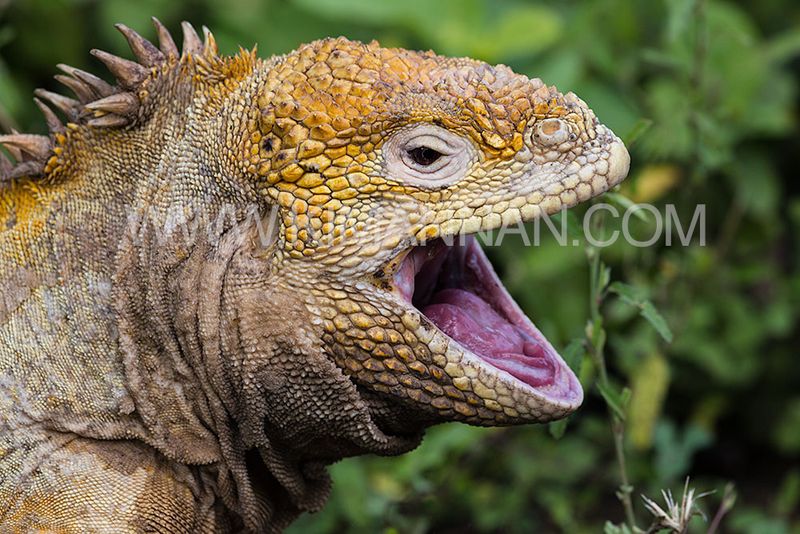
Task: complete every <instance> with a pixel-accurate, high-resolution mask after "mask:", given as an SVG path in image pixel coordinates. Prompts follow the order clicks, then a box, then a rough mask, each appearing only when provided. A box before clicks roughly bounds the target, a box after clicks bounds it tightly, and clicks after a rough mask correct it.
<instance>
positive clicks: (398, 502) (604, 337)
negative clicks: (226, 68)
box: [0, 0, 800, 534]
mask: <svg viewBox="0 0 800 534" xmlns="http://www.w3.org/2000/svg"><path fill="white" fill-rule="evenodd" d="M152 15H156V16H158V17H159V18H160V19H161V20H162V21H163V22H164V23H165V24H166V25H167V26H168V27H169V28H170V29H171V30H172V31H173V34H174V35H179V32H178V26H179V23H180V21H181V20H184V19H185V20H189V21H191V22H192V23H194V24H195V26H196V27H198V28H199V27H200V26H201V25H204V24H205V25H207V26H209V27H210V28H211V29H212V30H213V31H214V34H215V36H216V38H217V41H218V43H219V44H220V48H221V50H222V51H223V52H225V53H234V52H235V51H236V50H237V48H238V45H242V46H244V47H251V46H252V45H253V44H255V43H257V44H258V50H259V53H260V55H261V56H262V57H267V56H269V55H272V54H275V53H284V52H287V51H289V50H291V49H293V48H295V47H296V46H297V45H298V44H300V43H303V42H307V41H310V40H313V39H317V38H320V37H325V36H335V35H345V36H347V37H350V38H353V39H359V40H365V41H369V40H372V39H377V40H379V41H380V42H381V43H382V44H383V45H385V46H401V47H406V48H414V49H429V48H430V49H433V50H435V51H437V52H439V53H442V54H447V55H468V56H472V57H475V58H479V59H483V60H486V61H488V62H491V63H499V62H502V63H506V64H508V65H510V66H511V67H512V68H514V69H515V70H517V71H518V72H521V73H524V74H527V75H529V76H533V77H539V78H542V79H543V80H544V81H545V82H547V83H549V84H555V85H557V86H558V88H559V89H561V90H562V91H567V90H572V91H574V92H576V93H577V94H578V95H579V96H581V97H582V98H583V99H584V100H585V101H586V102H588V103H589V105H590V106H591V107H592V108H593V109H594V110H595V111H596V113H597V115H598V116H599V117H600V119H601V120H602V121H603V122H604V123H606V124H607V125H609V126H610V127H611V128H612V129H613V130H614V131H615V132H617V133H618V134H619V135H620V136H622V137H623V138H624V139H625V140H626V142H627V144H628V145H629V148H630V150H631V154H632V166H631V174H630V178H629V179H628V180H627V181H626V183H625V184H624V185H623V187H622V189H621V190H620V192H619V194H618V195H616V196H612V197H610V198H606V201H611V202H613V203H615V204H616V205H618V206H619V208H620V210H623V209H624V208H625V206H626V205H627V204H628V203H630V202H631V201H633V202H649V203H652V204H654V205H655V206H656V207H657V208H658V210H659V211H660V212H661V213H662V214H664V213H665V210H666V206H668V205H674V206H675V210H676V213H677V214H678V215H679V216H680V219H681V221H682V222H683V223H684V225H685V226H688V223H689V222H690V220H691V217H692V215H693V214H694V213H695V209H696V207H697V206H698V205H700V204H703V205H705V219H704V226H705V241H706V242H705V246H701V244H700V243H699V239H698V237H699V236H698V234H697V233H695V237H694V239H693V240H692V243H691V244H690V245H688V246H680V245H678V246H676V245H675V242H673V245H672V246H667V245H666V244H665V240H664V239H663V236H662V239H660V240H658V241H657V242H656V243H655V244H653V245H652V246H649V247H645V248H637V247H633V246H631V245H628V244H626V243H625V242H624V240H621V239H620V240H619V241H618V242H617V243H616V244H615V245H613V246H610V247H605V248H602V249H600V250H594V249H592V248H591V247H588V246H585V245H581V246H566V247H563V246H558V243H557V242H556V241H555V240H554V239H552V238H549V237H548V236H549V234H548V233H547V232H545V233H543V238H542V242H541V244H540V245H539V246H537V247H525V246H523V243H522V241H521V239H520V238H519V237H514V236H508V237H506V238H505V239H504V241H503V246H502V247H492V248H490V249H489V254H490V255H491V256H492V259H493V261H494V263H495V265H496V266H497V268H498V270H499V271H500V273H501V276H502V277H503V279H504V280H505V281H506V283H507V285H508V287H509V289H510V291H511V292H512V293H513V294H514V296H515V297H516V298H517V299H518V300H519V302H520V303H521V304H522V305H523V307H524V308H525V309H526V311H527V312H529V314H530V315H531V316H532V317H533V318H534V320H535V321H536V322H537V324H538V325H539V327H540V328H541V329H542V330H544V332H545V333H546V334H547V335H548V337H549V338H550V339H551V340H552V341H553V342H554V344H555V345H556V346H557V347H560V348H563V349H564V350H565V352H566V353H567V354H568V357H569V359H570V362H571V364H573V365H574V367H575V368H576V370H578V371H579V373H580V376H581V379H582V381H583V383H584V386H585V388H586V390H587V400H586V403H585V405H584V407H583V408H582V409H581V410H580V411H579V412H578V413H577V414H575V415H574V416H573V417H572V418H571V419H570V420H569V421H568V422H567V423H566V424H565V423H559V424H555V425H550V426H529V427H523V428H508V429H480V428H471V427H467V426H462V425H447V426H443V427H439V428H435V429H432V430H431V431H430V432H429V434H428V436H427V437H426V439H425V442H424V443H423V445H422V446H421V447H420V448H419V449H418V450H416V451H415V452H413V453H411V454H408V455H406V456H403V457H400V458H391V459H384V458H371V457H369V458H358V459H350V460H346V461H343V462H341V463H339V464H337V465H335V466H334V467H333V468H332V473H333V477H334V479H335V483H334V491H333V495H332V498H331V500H330V503H329V505H328V507H327V508H326V509H325V510H324V511H322V512H321V513H318V514H314V515H311V516H306V517H304V518H302V519H301V520H300V521H299V522H298V523H297V524H296V525H295V526H293V527H292V529H291V532H294V533H304V532H311V533H328V532H343V531H344V532H365V533H367V532H369V533H372V532H386V533H393V532H399V533H406V532H409V533H425V532H445V533H447V532H512V533H516V532H520V533H523V532H525V533H529V532H570V533H572V532H578V533H580V532H601V531H603V530H604V529H605V531H606V532H608V533H613V532H624V529H622V527H619V526H615V525H620V524H621V523H623V522H624V521H626V515H625V511H624V508H623V506H622V504H621V503H620V500H619V499H618V497H617V493H618V492H619V491H620V484H621V478H620V476H621V475H620V463H619V457H618V455H617V454H616V452H617V448H615V438H617V446H618V448H619V451H621V452H622V453H623V459H624V461H625V469H626V474H627V477H628V482H629V487H628V488H622V492H623V493H625V492H626V491H628V492H629V493H630V495H631V499H632V506H633V513H634V514H635V521H636V523H637V524H638V525H639V526H640V527H642V528H646V527H647V526H648V525H649V524H650V522H651V520H652V516H651V515H650V514H649V513H648V512H647V511H646V510H645V508H644V506H643V502H642V500H641V498H640V496H641V495H642V494H645V495H648V496H650V497H652V498H656V497H659V492H660V490H662V489H671V490H672V491H673V492H675V494H676V496H679V495H680V493H681V491H682V488H683V484H684V480H685V478H686V477H687V476H690V477H691V482H690V485H691V486H692V487H694V488H695V489H696V490H697V491H698V492H705V491H713V492H714V493H712V494H711V495H708V496H706V497H704V498H702V499H701V500H700V501H699V506H700V508H702V509H703V510H704V511H705V512H706V514H707V515H708V516H709V518H708V521H709V522H711V521H712V518H713V517H714V516H715V515H716V514H718V513H720V506H721V505H722V503H723V501H724V506H723V508H722V513H723V514H724V513H725V512H727V513H726V514H725V517H724V518H723V520H722V527H720V530H718V532H719V531H721V532H735V533H739V532H748V533H750V532H752V533H776V534H777V533H790V532H791V533H800V512H798V510H800V387H798V386H800V350H799V349H798V347H799V346H800V331H799V330H798V328H797V326H798V313H800V306H798V300H800V277H798V270H799V269H798V262H800V195H799V194H798V193H799V192H800V181H798V177H797V169H798V162H797V159H798V158H800V132H799V131H798V81H799V80H798V75H799V74H800V3H797V2H796V1H793V0H746V1H741V2H733V1H724V0H715V1H711V0H708V1H704V0H640V1H630V2H623V1H616V0H592V1H586V2H556V1H546V2H523V1H510V0H441V1H436V0H391V1H387V0H383V1H379V0H283V1H276V0H272V1H261V2H260V1H256V0H229V1H226V2H216V1H212V0H184V1H173V2H159V1H155V0H139V1H137V2H131V1H130V0H108V1H93V0H54V1H45V0H26V1H9V0H0V126H1V127H2V129H3V130H8V129H9V128H12V127H14V128H18V129H20V130H23V131H29V132H44V130H45V128H44V121H43V119H42V118H41V117H40V116H39V115H38V110H36V107H35V106H34V104H33V102H32V100H31V97H32V91H33V89H34V88H36V87H45V88H47V89H50V90H58V91H62V92H63V91H65V90H64V89H62V88H60V87H58V86H57V84H56V83H55V82H54V81H53V79H52V75H53V74H55V73H56V68H55V65H56V63H67V64H70V65H74V66H77V67H80V68H83V69H86V70H90V71H92V72H98V73H102V72H104V70H103V69H102V68H101V66H100V64H99V63H98V62H97V61H94V60H93V59H92V57H91V56H90V55H89V53H88V51H89V49H91V48H102V49H105V50H109V51H111V52H114V53H118V54H121V55H123V56H125V57H130V52H129V51H128V50H127V49H126V45H125V42H124V39H123V38H122V37H121V36H120V35H119V34H118V33H117V32H116V31H115V30H114V28H113V26H112V25H113V23H115V22H124V23H125V24H127V25H128V26H131V27H132V28H134V29H136V30H138V31H139V32H140V33H142V34H143V35H145V36H147V37H150V38H154V31H153V29H152V26H151V23H150V20H149V18H150V16H152ZM586 209H587V207H586V206H582V207H579V208H577V209H576V210H573V211H572V214H571V215H570V216H569V217H568V221H567V222H568V226H569V228H570V233H571V234H574V235H575V236H576V237H577V238H580V239H579V240H580V241H581V242H583V241H584V240H583V238H582V234H581V232H580V231H579V226H580V224H581V221H582V219H581V217H582V216H583V214H584V213H585V211H586ZM631 220H633V221H635V222H633V223H632V227H633V228H632V232H633V234H634V235H635V236H639V237H640V238H641V239H647V237H649V236H651V235H653V232H654V228H655V224H656V223H655V220H654V218H653V217H651V216H648V217H645V218H644V219H643V220H640V219H639V218H633V219H631ZM621 224H622V220H621V218H613V217H606V218H605V220H604V222H603V223H602V224H596V226H595V227H594V229H595V230H596V231H597V232H599V233H598V235H610V233H611V232H613V231H615V230H620V229H621ZM684 229H685V228H684ZM603 232H604V233H603ZM606 266H607V267H608V268H609V270H608V271H606V270H605V269H604V267H606ZM592 268H594V276H595V277H597V276H600V278H603V273H605V272H608V279H609V281H610V282H612V285H611V286H610V288H608V290H605V291H604V290H603V287H605V280H601V281H600V286H599V289H598V287H597V284H595V287H594V288H592V287H591V286H590V279H591V276H592ZM598 272H599V273H600V274H599V275H598ZM592 302H595V303H598V305H597V306H594V308H593V306H592V305H591V303H592ZM590 319H591V322H590V323H589V322H588V321H590ZM587 324H590V325H592V326H590V327H589V328H587ZM603 342H605V343H604V346H603ZM600 347H602V348H603V350H602V351H601V353H602V358H601V357H600V354H599V353H598V350H597V349H598V348H600ZM603 364H605V366H606V367H607V371H608V372H607V377H604V375H603V373H602V370H601V369H600V368H601V367H602V366H603ZM612 427H613V430H612ZM726 486H727V489H726ZM734 501H735V502H734ZM731 505H732V507H731ZM729 508H730V511H728V509H729ZM627 520H628V521H629V520H630V518H628V519H627ZM629 522H630V521H629ZM706 528H708V523H703V521H702V519H699V518H698V519H695V520H694V521H693V522H692V531H697V532H701V531H705V529H706Z"/></svg>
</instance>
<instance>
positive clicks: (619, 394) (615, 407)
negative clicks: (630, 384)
mask: <svg viewBox="0 0 800 534" xmlns="http://www.w3.org/2000/svg"><path fill="white" fill-rule="evenodd" d="M597 390H598V391H599V392H600V395H602V397H603V399H605V401H606V404H607V405H608V407H609V408H610V409H611V411H612V412H614V415H616V416H617V417H618V418H619V419H620V420H621V421H624V420H625V415H626V411H627V408H628V402H629V401H630V399H631V390H630V389H629V388H623V390H622V391H617V390H616V389H614V386H612V385H610V384H603V383H602V382H597Z"/></svg>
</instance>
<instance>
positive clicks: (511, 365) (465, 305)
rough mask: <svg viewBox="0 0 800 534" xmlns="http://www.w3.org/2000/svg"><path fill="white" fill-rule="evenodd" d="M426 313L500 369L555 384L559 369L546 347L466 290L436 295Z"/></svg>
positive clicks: (534, 382)
mask: <svg viewBox="0 0 800 534" xmlns="http://www.w3.org/2000/svg"><path fill="white" fill-rule="evenodd" d="M432 302H433V303H432V304H429V305H428V306H426V307H425V309H424V310H422V312H423V313H424V314H425V316H426V317H428V319H430V320H431V321H433V323H434V324H435V325H436V326H437V327H439V328H440V329H441V330H442V331H443V332H444V333H445V334H447V335H448V336H450V337H452V338H453V339H455V340H456V341H458V342H459V343H461V344H462V345H464V346H465V347H467V348H468V349H470V350H471V351H472V352H474V353H475V354H477V355H478V356H480V357H481V358H483V359H484V360H486V361H487V362H489V363H491V364H492V365H494V366H495V367H497V368H499V369H503V370H504V371H507V372H508V373H510V374H511V375H512V376H514V377H516V378H518V379H520V380H522V381H523V382H525V383H527V384H529V385H531V386H534V387H538V386H543V385H546V384H551V383H552V382H553V380H554V379H555V372H556V368H555V366H554V365H553V362H552V360H551V359H550V358H548V357H547V356H546V353H545V350H544V347H542V346H541V345H540V344H539V343H537V342H536V340H534V339H532V338H531V337H530V336H529V335H528V334H526V333H525V332H523V331H522V330H521V329H520V328H518V327H517V326H514V325H513V324H511V323H510V322H508V321H507V320H506V319H505V318H503V317H502V316H500V315H499V314H498V313H497V312H496V311H495V310H494V309H493V308H492V307H491V306H490V305H489V303H488V302H486V301H485V300H483V299H482V298H480V297H479V296H478V295H475V294H474V293H470V292H469V291H464V290H463V289H445V290H443V291H439V292H438V293H437V294H436V295H434V297H433V299H432Z"/></svg>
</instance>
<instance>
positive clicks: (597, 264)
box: [587, 214, 637, 532]
mask: <svg viewBox="0 0 800 534" xmlns="http://www.w3.org/2000/svg"><path fill="white" fill-rule="evenodd" d="M604 222H605V221H604V218H603V216H602V214H598V216H596V217H595V218H594V220H593V221H592V224H593V225H594V226H595V233H594V235H598V233H597V232H600V231H602V229H603V227H604ZM587 256H588V260H589V277H590V278H589V310H590V314H589V317H590V318H589V321H590V328H589V329H588V331H587V342H588V346H589V352H590V354H591V356H592V359H593V361H594V362H595V365H596V366H597V371H598V378H597V380H598V382H600V384H601V385H602V387H603V388H604V390H608V388H609V381H608V369H607V367H606V359H605V341H606V335H605V330H604V328H603V315H602V313H601V311H600V309H601V306H602V304H603V299H604V297H605V295H606V287H605V286H606V284H607V282H608V281H607V280H605V273H604V270H605V269H604V267H603V264H602V262H601V261H600V251H599V250H598V249H597V248H595V247H589V248H588V249H587ZM608 413H609V420H610V422H611V432H612V434H613V436H614V451H615V454H616V458H617V464H618V466H619V473H620V487H619V490H618V491H617V497H619V499H620V501H621V502H622V506H623V508H624V509H625V518H626V522H627V523H628V526H629V527H630V528H631V529H632V530H633V531H634V532H635V531H636V530H637V526H636V514H635V513H634V510H633V501H632V499H631V494H632V493H633V486H631V484H630V481H629V479H628V469H627V464H626V461H625V421H623V420H622V419H621V418H620V417H619V416H618V415H617V414H615V413H614V410H612V409H611V407H610V406H609V407H608Z"/></svg>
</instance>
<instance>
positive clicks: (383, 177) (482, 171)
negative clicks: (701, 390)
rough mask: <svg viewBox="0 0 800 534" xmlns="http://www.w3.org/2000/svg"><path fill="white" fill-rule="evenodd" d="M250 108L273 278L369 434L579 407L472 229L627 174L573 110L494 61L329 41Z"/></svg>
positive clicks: (600, 133)
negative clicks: (301, 297)
mask: <svg viewBox="0 0 800 534" xmlns="http://www.w3.org/2000/svg"><path fill="white" fill-rule="evenodd" d="M256 102H257V105H258V107H259V114H258V120H257V121H252V122H251V126H250V129H249V131H248V134H249V135H247V136H245V137H244V139H245V140H244V144H243V147H242V151H243V152H244V153H246V154H251V155H252V156H251V158H250V160H249V162H248V163H249V165H250V170H251V172H253V173H255V174H257V179H256V180H257V184H258V188H259V190H260V191H263V194H264V195H266V196H268V197H270V198H271V199H273V201H274V202H276V203H277V204H278V205H279V206H280V209H281V211H280V218H281V232H280V236H281V238H280V244H279V247H278V249H279V250H278V252H277V254H276V257H275V260H274V261H275V262H276V265H277V269H279V270H280V272H281V273H283V276H286V277H288V278H289V279H291V280H292V283H293V285H294V286H295V287H297V288H298V290H299V291H302V292H307V294H308V299H307V308H308V310H309V312H310V313H311V314H312V315H313V317H315V318H316V319H318V322H317V323H315V324H317V325H318V329H317V331H316V332H315V335H319V338H320V339H321V340H322V343H323V345H324V347H325V353H326V354H327V355H328V356H329V357H330V358H331V359H332V360H333V361H335V363H336V365H337V366H338V368H339V369H340V370H341V371H342V372H343V373H345V374H346V375H347V376H349V377H350V379H351V380H352V382H353V383H354V384H356V386H357V387H358V389H359V391H360V392H361V396H362V398H363V399H365V400H367V401H368V402H369V403H371V404H372V405H373V411H374V412H375V413H374V414H373V415H376V416H377V418H378V419H379V420H381V419H382V421H379V425H380V426H382V427H383V428H395V429H402V428H404V426H413V422H414V421H415V419H416V420H418V421H425V422H435V421H449V420H459V421H465V422H469V423H473V424H478V425H499V424H512V423H526V422H544V421H549V420H552V419H556V418H560V417H563V416H565V415H567V414H569V413H570V412H572V411H573V410H575V409H576V408H577V407H578V406H579V405H580V403H581V401H582V398H583V395H582V391H581V387H580V384H579V383H578V381H577V379H576V377H575V375H574V374H573V372H572V371H571V370H570V369H569V368H568V367H567V365H566V364H565V363H564V361H563V360H562V359H561V357H560V356H559V355H558V353H557V351H556V350H555V349H554V348H553V346H552V345H551V344H550V343H549V342H548V341H547V340H546V339H545V337H544V336H543V335H542V334H541V332H540V331H539V330H538V329H537V328H536V326H534V324H533V323H532V322H531V320H530V319H528V318H527V317H526V316H525V314H524V313H523V312H522V310H521V309H520V307H519V306H518V305H517V304H516V303H515V302H514V300H513V299H512V298H511V297H510V296H509V294H508V292H507V291H506V290H505V288H504V287H503V284H502V283H501V282H500V280H499V279H498V277H497V276H496V274H495V272H494V270H493V269H492V266H491V265H490V263H489V262H488V260H487V258H486V256H485V254H484V253H483V251H482V250H481V247H480V245H479V244H478V243H477V241H476V240H475V239H474V238H473V237H471V234H474V233H476V232H478V231H487V230H492V229H495V228H498V227H500V226H501V225H515V224H518V223H521V222H523V221H530V220H532V219H534V218H536V217H539V216H542V215H545V214H551V213H553V212H555V211H557V210H559V209H561V208H564V207H569V206H572V205H574V204H576V203H578V202H581V201H584V200H587V199H589V198H591V197H594V196H596V195H599V194H601V193H603V192H604V191H606V190H607V189H609V188H610V187H613V186H614V185H616V184H617V183H618V182H620V181H621V180H622V179H623V178H624V177H625V175H626V174H627V171H628V165H629V156H628V153H627V151H626V149H625V147H624V145H623V143H622V142H621V141H620V140H619V138H617V137H616V136H615V135H614V134H613V133H612V132H611V130H609V129H608V128H607V127H605V126H603V125H602V124H600V123H599V122H598V120H597V118H596V117H595V115H594V113H593V112H592V111H591V110H590V109H589V108H588V107H587V105H586V104H585V103H584V102H583V101H581V100H580V99H579V98H578V97H576V96H575V95H574V94H572V93H568V94H561V93H559V92H558V91H557V90H556V89H555V88H554V87H548V86H546V85H545V84H543V83H542V82H541V81H540V80H538V79H529V78H527V77H525V76H522V75H519V74H515V73H514V72H512V71H511V70H510V69H509V68H508V67H505V66H502V65H499V66H490V65H487V64H485V63H482V62H479V61H474V60H471V59H452V58H445V57H441V56H438V55H435V54H433V53H431V52H412V51H407V50H401V49H388V48H381V47H380V46H379V45H378V44H377V43H374V42H373V43H370V44H367V45H365V44H361V43H357V42H352V41H348V40H346V39H343V38H339V39H326V40H323V41H317V42H314V43H311V44H309V45H306V46H303V47H301V48H300V49H298V50H297V51H295V52H292V53H291V54H289V55H288V56H286V57H285V58H283V59H282V60H281V61H280V63H279V64H277V65H276V66H275V67H274V68H273V69H271V70H270V71H269V72H268V73H265V76H264V77H263V79H262V80H261V81H260V82H259V84H258V89H257V99H256ZM391 406H394V409H391V408H390V407H391ZM398 413H402V414H403V416H402V417H400V418H398V417H397V414H398ZM410 422H411V423H410Z"/></svg>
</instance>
